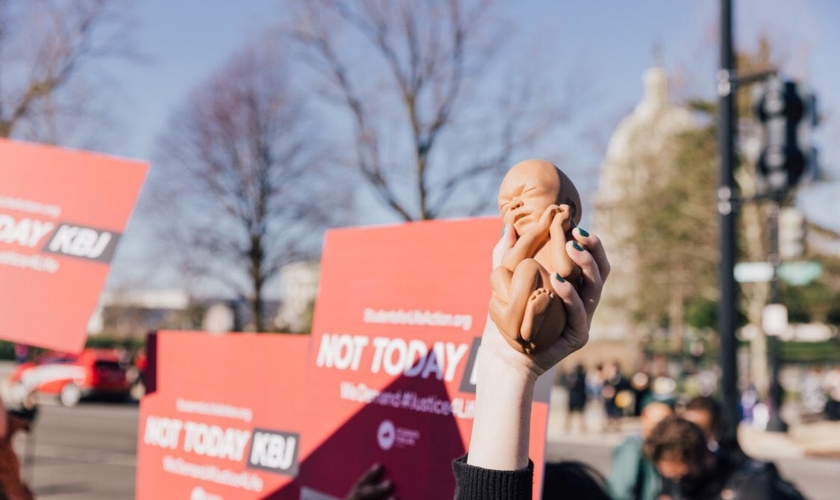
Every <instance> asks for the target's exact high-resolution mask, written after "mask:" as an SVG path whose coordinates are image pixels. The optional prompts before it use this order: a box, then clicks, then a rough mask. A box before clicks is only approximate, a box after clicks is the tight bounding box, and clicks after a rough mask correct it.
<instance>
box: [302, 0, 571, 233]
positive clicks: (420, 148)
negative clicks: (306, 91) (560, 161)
mask: <svg viewBox="0 0 840 500" xmlns="http://www.w3.org/2000/svg"><path fill="white" fill-rule="evenodd" d="M492 4H493V2H492V1H491V0H420V1H417V0H393V1H387V2H386V1H378V0H353V1H346V0H311V1H310V0H300V1H297V2H294V3H291V5H292V6H294V10H293V12H294V14H295V15H293V16H292V22H291V23H290V25H289V26H287V27H286V28H287V30H286V33H287V34H289V36H290V37H291V40H292V41H293V42H296V45H295V46H296V47H299V48H301V49H302V50H301V51H300V55H301V56H302V58H303V60H304V61H305V62H306V63H308V65H309V66H310V67H311V68H314V69H315V70H316V73H317V76H318V78H319V80H318V81H319V82H320V83H321V87H320V89H321V91H322V92H323V97H325V98H326V102H327V104H328V105H330V106H332V108H331V109H332V110H334V111H335V112H336V113H334V116H335V117H336V118H335V119H334V121H339V126H341V127H344V128H343V129H341V130H342V131H343V130H350V131H351V132H350V133H349V134H344V135H339V134H336V135H335V136H334V139H335V140H336V141H341V139H343V138H346V137H348V136H350V137H351V138H349V139H347V140H346V141H345V142H343V143H340V144H338V146H339V147H337V148H336V150H339V151H345V152H346V153H347V154H346V156H344V157H342V158H341V160H342V162H343V163H344V164H346V165H348V166H350V167H351V168H352V169H353V171H356V172H358V173H359V174H360V175H361V177H362V178H363V179H364V181H365V182H366V183H367V185H369V186H370V187H372V188H373V191H374V192H375V193H376V195H377V197H378V199H379V200H380V201H381V202H382V203H383V204H384V205H385V206H386V207H387V208H388V209H390V210H391V211H392V212H393V213H394V214H396V215H397V216H399V217H400V218H401V219H403V220H407V221H408V220H419V219H433V218H438V217H442V216H453V215H470V214H475V213H478V212H481V211H483V210H486V209H487V208H488V206H492V205H494V204H495V201H494V200H495V196H492V194H491V193H494V192H495V191H496V189H497V188H498V182H499V181H500V179H501V176H502V175H503V173H504V171H505V170H506V169H507V168H508V167H509V166H510V164H511V160H512V157H513V155H514V154H520V153H521V152H522V151H523V150H524V149H525V148H528V147H530V146H533V145H534V144H536V143H537V141H538V140H540V139H544V138H546V137H548V136H549V135H550V134H551V133H553V132H556V131H557V129H556V126H557V125H558V123H559V122H560V120H561V118H562V116H563V112H564V110H563V107H562V106H561V105H559V104H557V102H556V99H557V98H558V97H560V96H562V95H563V92H562V91H561V90H560V89H558V88H557V85H556V82H555V86H554V88H550V87H543V86H542V83H545V79H544V78H541V75H544V72H542V70H543V69H544V68H539V67H537V66H536V64H535V65H534V66H532V67H530V68H517V69H516V70H511V69H510V68H506V67H505V66H504V63H505V62H510V61H514V60H516V61H517V62H519V63H530V62H536V61H537V60H538V58H537V57H535V56H536V54H537V51H536V50H533V51H523V53H527V57H523V54H522V53H519V54H510V53H508V54H504V53H503V51H502V47H503V46H504V44H505V43H506V42H508V41H510V39H511V33H512V30H510V29H509V26H505V25H503V24H502V23H500V22H499V19H500V18H499V17H498V16H497V13H496V12H494V10H493V8H492V7H493V5H492ZM552 92H553V94H552ZM532 155H534V151H533V150H531V151H529V153H528V154H527V156H532ZM519 159H523V158H519Z"/></svg>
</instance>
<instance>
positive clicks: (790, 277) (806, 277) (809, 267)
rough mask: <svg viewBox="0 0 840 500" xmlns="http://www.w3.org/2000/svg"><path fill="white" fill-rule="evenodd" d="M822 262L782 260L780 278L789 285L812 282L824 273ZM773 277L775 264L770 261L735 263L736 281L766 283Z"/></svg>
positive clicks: (779, 271)
mask: <svg viewBox="0 0 840 500" xmlns="http://www.w3.org/2000/svg"><path fill="white" fill-rule="evenodd" d="M822 269H823V268H822V264H820V263H819V262H815V261H794V262H782V263H781V264H779V269H778V273H779V279H781V280H784V281H785V282H786V283H788V284H789V285H793V286H802V285H807V284H808V283H811V282H812V281H814V280H815V279H817V278H819V277H820V275H821V274H822ZM771 279H773V265H772V264H770V263H769V262H741V263H738V264H735V281H737V282H738V283H766V282H768V281H770V280H771Z"/></svg>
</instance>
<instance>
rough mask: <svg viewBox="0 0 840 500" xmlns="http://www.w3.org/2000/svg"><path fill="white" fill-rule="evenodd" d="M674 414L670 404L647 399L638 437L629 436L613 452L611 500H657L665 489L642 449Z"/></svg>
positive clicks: (608, 480) (609, 486)
mask: <svg viewBox="0 0 840 500" xmlns="http://www.w3.org/2000/svg"><path fill="white" fill-rule="evenodd" d="M673 414H674V403H673V401H671V400H663V401H659V400H656V399H654V398H652V397H648V398H647V399H646V400H645V401H644V402H643V404H642V410H641V415H640V416H639V423H640V430H639V434H637V435H634V436H629V437H628V438H626V439H625V440H624V441H623V442H622V443H621V444H620V445H618V447H616V449H615V450H614V451H613V459H612V467H611V468H610V474H609V476H608V478H607V485H608V491H609V493H610V498H612V500H655V499H656V496H657V494H658V493H659V490H660V488H661V486H662V484H661V479H660V477H659V473H658V472H657V471H656V468H655V467H654V466H653V464H652V463H651V462H650V461H649V460H648V459H647V458H646V457H645V455H644V453H642V445H643V444H644V442H645V440H646V439H647V438H648V437H650V433H651V432H652V431H653V428H654V427H656V425H657V424H658V423H659V422H661V421H662V420H664V419H665V418H666V417H669V416H671V415H673Z"/></svg>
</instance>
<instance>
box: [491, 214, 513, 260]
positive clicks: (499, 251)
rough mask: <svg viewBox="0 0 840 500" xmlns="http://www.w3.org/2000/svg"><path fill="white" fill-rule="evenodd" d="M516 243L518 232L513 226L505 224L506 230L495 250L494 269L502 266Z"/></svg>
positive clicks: (503, 231)
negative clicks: (506, 253) (507, 253)
mask: <svg viewBox="0 0 840 500" xmlns="http://www.w3.org/2000/svg"><path fill="white" fill-rule="evenodd" d="M515 243H516V231H515V230H514V229H513V224H505V226H504V228H502V237H501V238H500V239H499V242H498V243H496V246H495V247H494V248H493V269H496V268H497V267H499V266H501V265H502V259H503V258H504V256H505V252H507V251H508V250H510V249H511V248H513V245H514V244H515Z"/></svg>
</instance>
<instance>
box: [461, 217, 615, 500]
mask: <svg viewBox="0 0 840 500" xmlns="http://www.w3.org/2000/svg"><path fill="white" fill-rule="evenodd" d="M515 238H516V237H515V234H514V231H513V230H512V227H506V231H504V233H503V235H502V239H501V240H500V241H499V243H498V244H497V245H496V247H495V248H494V250H493V264H494V267H495V266H496V265H498V263H499V262H500V261H501V256H502V255H504V252H505V251H507V250H508V249H509V248H511V247H512V246H513V243H514V242H515ZM566 249H567V251H568V253H569V256H570V258H571V259H572V261H574V263H575V264H576V265H577V266H579V267H580V268H581V271H582V278H581V283H580V285H579V288H578V289H577V290H576V289H575V287H573V286H572V284H571V283H569V282H568V281H566V280H564V279H563V278H562V277H561V276H558V275H556V274H555V275H553V276H551V283H550V284H551V287H552V288H553V290H554V292H555V293H556V294H557V297H559V298H560V300H562V301H563V305H564V307H565V309H566V315H567V323H566V326H565V328H564V330H563V332H562V333H561V335H560V336H559V337H558V338H557V340H556V341H555V342H554V343H553V344H552V345H551V346H549V347H548V348H547V349H545V350H544V351H541V352H538V353H536V354H533V355H527V354H524V353H522V352H519V351H517V350H515V349H513V348H511V346H510V345H509V344H508V343H507V341H506V340H505V339H504V338H503V337H502V334H501V333H500V332H499V329H498V327H497V326H496V325H495V324H494V323H493V322H492V321H490V320H489V319H488V321H487V323H486V325H485V328H484V334H483V336H482V340H481V349H480V350H479V354H478V365H477V384H476V409H475V418H474V420H473V429H472V438H471V440H470V446H469V452H468V454H467V455H465V456H463V457H461V458H459V459H458V460H456V461H455V462H454V463H453V469H454V473H455V481H456V491H455V498H456V499H457V500H479V499H480V500H495V499H505V500H520V499H521V500H530V499H531V498H532V495H533V474H534V464H533V462H531V460H530V459H529V457H528V443H529V438H530V423H531V401H532V398H533V394H534V387H535V385H536V382H537V379H538V378H539V377H540V375H542V374H543V373H545V372H546V371H547V370H549V369H551V367H553V366H554V365H556V364H557V363H559V362H560V361H561V360H562V359H564V358H566V357H567V356H568V355H569V354H571V353H573V352H574V351H576V350H578V349H580V348H581V347H583V346H584V345H585V344H586V342H587V341H588V340H589V325H590V324H591V322H592V315H593V314H594V312H595V309H596V308H597V306H598V302H599V301H600V299H601V290H602V289H603V285H604V281H605V280H606V279H607V277H608V275H609V272H610V266H609V262H608V260H607V256H606V253H605V252H604V248H603V246H602V245H601V242H600V240H599V239H598V238H597V237H595V236H593V235H590V234H589V233H588V232H586V231H584V230H582V229H580V228H575V229H574V230H572V231H571V232H570V241H569V242H568V243H567V244H566Z"/></svg>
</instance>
